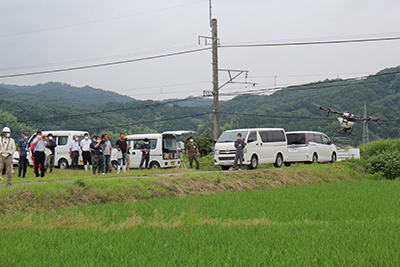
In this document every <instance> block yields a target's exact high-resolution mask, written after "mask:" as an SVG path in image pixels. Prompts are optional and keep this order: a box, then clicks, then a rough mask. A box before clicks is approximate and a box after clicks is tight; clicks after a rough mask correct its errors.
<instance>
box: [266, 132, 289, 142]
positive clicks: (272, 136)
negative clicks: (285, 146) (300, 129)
mask: <svg viewBox="0 0 400 267" xmlns="http://www.w3.org/2000/svg"><path fill="white" fill-rule="evenodd" d="M268 141H269V142H286V138H285V134H284V133H283V132H282V131H270V132H268Z"/></svg>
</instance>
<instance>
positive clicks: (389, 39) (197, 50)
mask: <svg viewBox="0 0 400 267" xmlns="http://www.w3.org/2000/svg"><path fill="white" fill-rule="evenodd" d="M395 40H400V36H396V37H381V38H368V39H352V40H331V41H329V40H327V41H310V42H289V43H264V44H238V45H219V47H220V48H244V47H274V46H304V45H328V44H343V43H362V42H379V41H395ZM206 50H211V47H205V48H198V49H192V50H184V51H178V52H171V53H166V54H161V55H155V56H148V57H142V58H133V59H126V60H120V61H113V62H105V63H99V64H89V65H84V66H77V67H70V68H57V69H51V70H43V71H33V72H23V73H14V74H5V75H0V79H4V78H13V77H22V76H32V75H41V74H49V73H58V72H66V71H75V70H83V69H91V68H99V67H105V66H112V65H120V64H126V63H133V62H139V61H145V60H152V59H158V58H165V57H171V56H178V55H184V54H192V53H196V52H201V51H206Z"/></svg>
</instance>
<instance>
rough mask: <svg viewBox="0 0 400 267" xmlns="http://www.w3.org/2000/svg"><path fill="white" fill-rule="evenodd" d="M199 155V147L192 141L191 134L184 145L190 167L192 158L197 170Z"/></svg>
mask: <svg viewBox="0 0 400 267" xmlns="http://www.w3.org/2000/svg"><path fill="white" fill-rule="evenodd" d="M199 155H200V153H199V148H198V146H197V144H196V143H195V142H194V138H193V137H192V136H191V137H190V138H189V144H187V147H186V157H188V158H189V165H190V168H191V169H192V168H193V160H194V161H195V162H196V169H197V170H198V169H199V168H200V163H199Z"/></svg>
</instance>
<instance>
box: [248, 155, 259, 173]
mask: <svg viewBox="0 0 400 267" xmlns="http://www.w3.org/2000/svg"><path fill="white" fill-rule="evenodd" d="M257 167H258V158H257V156H256V155H253V156H252V157H251V160H250V165H249V169H250V170H254V169H257Z"/></svg>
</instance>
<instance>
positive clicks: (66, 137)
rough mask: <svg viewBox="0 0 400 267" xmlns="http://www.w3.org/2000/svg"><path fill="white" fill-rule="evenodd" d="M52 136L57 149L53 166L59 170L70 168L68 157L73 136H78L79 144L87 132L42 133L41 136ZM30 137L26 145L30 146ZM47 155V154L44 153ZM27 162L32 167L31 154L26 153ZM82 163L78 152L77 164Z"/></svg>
mask: <svg viewBox="0 0 400 267" xmlns="http://www.w3.org/2000/svg"><path fill="white" fill-rule="evenodd" d="M50 133H51V134H53V140H54V141H55V142H56V144H57V147H56V156H55V159H54V165H55V166H58V167H59V168H61V169H66V168H67V167H68V166H71V161H72V160H71V157H70V154H69V152H70V150H69V149H70V147H71V142H72V140H73V138H74V136H78V138H79V142H81V140H82V139H83V138H84V135H85V133H87V134H89V133H88V132H85V131H42V134H43V135H44V136H47V135H48V134H50ZM33 136H34V135H32V136H31V137H30V138H29V141H28V143H29V144H30V143H31V142H32V141H33V140H32V139H33ZM46 154H47V152H46ZM28 161H29V165H33V162H32V153H31V152H29V153H28ZM81 161H82V153H81V152H79V162H81Z"/></svg>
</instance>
